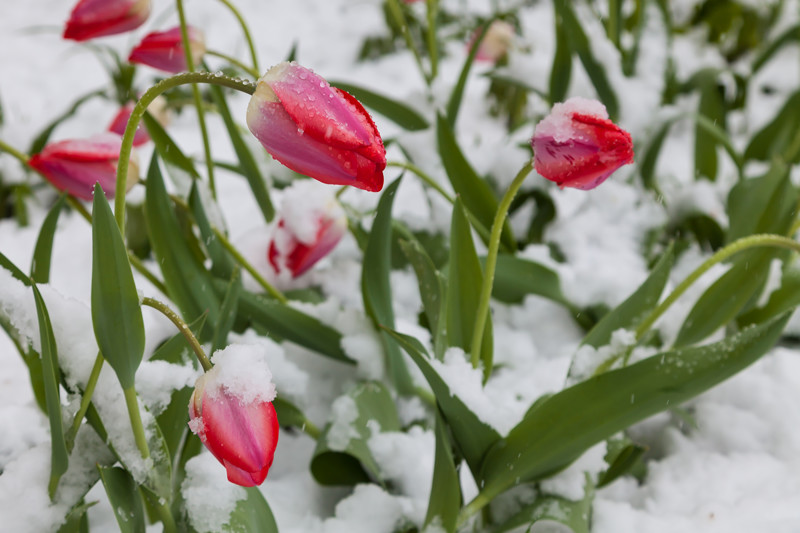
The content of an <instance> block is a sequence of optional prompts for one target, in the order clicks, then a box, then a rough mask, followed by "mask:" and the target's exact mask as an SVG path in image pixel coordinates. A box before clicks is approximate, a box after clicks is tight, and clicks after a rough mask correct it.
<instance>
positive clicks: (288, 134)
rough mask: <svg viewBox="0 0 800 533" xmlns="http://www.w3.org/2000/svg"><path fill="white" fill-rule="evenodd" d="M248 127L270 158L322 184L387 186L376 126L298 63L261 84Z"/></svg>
mask: <svg viewBox="0 0 800 533" xmlns="http://www.w3.org/2000/svg"><path fill="white" fill-rule="evenodd" d="M247 126H248V127H249V128H250V131H251V132H252V133H253V135H255V137H256V138H257V139H258V140H259V141H260V142H261V144H262V145H263V146H264V148H265V149H266V150H267V152H269V153H270V154H271V155H272V157H274V158H275V159H277V160H278V161H280V162H281V163H282V164H284V165H286V166H287V167H289V168H290V169H292V170H294V171H295V172H298V173H300V174H305V175H306V176H310V177H312V178H314V179H316V180H319V181H321V182H322V183H327V184H331V185H352V186H353V187H357V188H359V189H364V190H367V191H373V192H375V191H379V190H381V188H382V187H383V169H384V168H386V150H384V148H383V141H382V140H381V136H380V134H379V133H378V130H377V128H376V127H375V123H374V122H373V121H372V118H371V117H370V116H369V114H368V113H367V111H366V110H365V109H364V107H363V106H362V105H361V104H360V103H359V102H358V100H356V99H355V98H353V97H352V96H351V95H350V94H348V93H346V92H344V91H342V90H339V89H337V88H335V87H331V86H330V85H329V84H328V82H327V81H325V80H324V79H323V78H322V77H320V76H318V75H317V74H315V73H314V72H312V71H311V70H309V69H307V68H305V67H301V66H300V65H298V64H297V63H294V62H292V63H288V62H283V63H279V64H278V65H275V66H274V67H272V68H271V69H269V70H268V71H267V73H266V74H264V76H262V77H261V79H260V80H258V86H257V87H256V91H255V94H253V96H252V97H251V98H250V103H249V105H248V106H247Z"/></svg>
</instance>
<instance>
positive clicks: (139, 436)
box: [122, 387, 150, 459]
mask: <svg viewBox="0 0 800 533" xmlns="http://www.w3.org/2000/svg"><path fill="white" fill-rule="evenodd" d="M122 392H123V393H124V394H125V405H126V406H127V407H128V416H129V417H130V419H131V429H133V437H134V438H135V439H136V447H137V448H139V453H141V454H142V459H149V458H150V449H149V448H148V447H147V437H146V436H145V434H144V424H142V414H141V413H140V412H139V402H138V400H137V399H136V389H135V388H134V387H128V388H127V389H123V390H122Z"/></svg>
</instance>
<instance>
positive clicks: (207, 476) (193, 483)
mask: <svg viewBox="0 0 800 533" xmlns="http://www.w3.org/2000/svg"><path fill="white" fill-rule="evenodd" d="M181 492H182V494H183V498H184V500H185V505H186V512H187V513H188V515H189V521H190V522H191V524H192V527H194V529H196V530H197V531H198V533H206V532H209V533H210V532H214V531H222V530H223V526H224V525H225V524H226V523H227V522H228V520H229V519H230V515H231V513H232V512H233V511H234V510H235V509H236V503H237V502H238V501H239V500H244V499H245V498H247V492H246V491H245V490H244V489H243V488H242V487H240V486H238V485H234V484H233V483H228V480H227V479H226V478H225V472H224V470H222V469H221V468H219V464H218V463H217V460H216V459H214V457H213V456H212V455H211V454H210V453H205V452H203V453H201V454H200V455H197V456H195V457H192V458H191V459H189V460H188V461H187V462H186V479H184V480H183V483H182V484H181Z"/></svg>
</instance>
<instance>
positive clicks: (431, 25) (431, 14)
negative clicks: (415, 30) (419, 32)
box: [426, 0, 439, 80]
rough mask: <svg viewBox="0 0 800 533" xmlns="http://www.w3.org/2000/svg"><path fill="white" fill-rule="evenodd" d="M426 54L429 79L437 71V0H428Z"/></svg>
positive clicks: (434, 75)
mask: <svg viewBox="0 0 800 533" xmlns="http://www.w3.org/2000/svg"><path fill="white" fill-rule="evenodd" d="M427 4H428V5H427V8H428V31H427V33H426V38H427V39H426V40H427V42H428V56H429V57H430V59H431V80H434V79H436V75H437V74H438V73H439V50H438V49H437V47H436V15H438V13H439V0H428V2H427Z"/></svg>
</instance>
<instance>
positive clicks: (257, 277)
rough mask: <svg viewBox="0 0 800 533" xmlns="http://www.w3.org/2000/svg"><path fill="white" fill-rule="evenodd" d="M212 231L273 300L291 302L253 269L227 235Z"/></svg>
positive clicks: (216, 230)
mask: <svg viewBox="0 0 800 533" xmlns="http://www.w3.org/2000/svg"><path fill="white" fill-rule="evenodd" d="M212 230H213V231H214V235H216V236H217V239H219V242H220V243H221V244H222V246H224V247H225V249H226V250H228V252H230V254H231V255H232V256H233V258H234V259H235V260H236V262H237V263H239V264H240V265H242V267H243V268H244V269H245V270H247V271H248V272H249V273H250V275H251V276H253V278H255V280H256V281H257V282H258V284H259V285H261V286H262V287H263V288H264V290H265V291H267V292H268V293H269V294H270V295H271V296H272V297H273V298H275V299H276V300H278V301H279V302H281V303H283V304H285V303H288V302H289V300H287V299H286V296H284V295H283V293H282V292H281V291H279V290H278V289H276V288H275V287H273V286H272V285H271V284H270V283H269V282H268V281H267V280H266V279H264V276H262V275H261V274H260V273H259V272H258V270H256V269H255V268H254V267H253V265H251V264H250V262H249V261H248V260H247V259H245V258H244V256H243V255H242V254H240V253H239V250H237V249H236V247H235V246H234V245H233V244H232V243H231V241H229V240H228V238H227V237H225V235H223V234H222V232H221V231H220V230H218V229H217V228H212Z"/></svg>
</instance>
